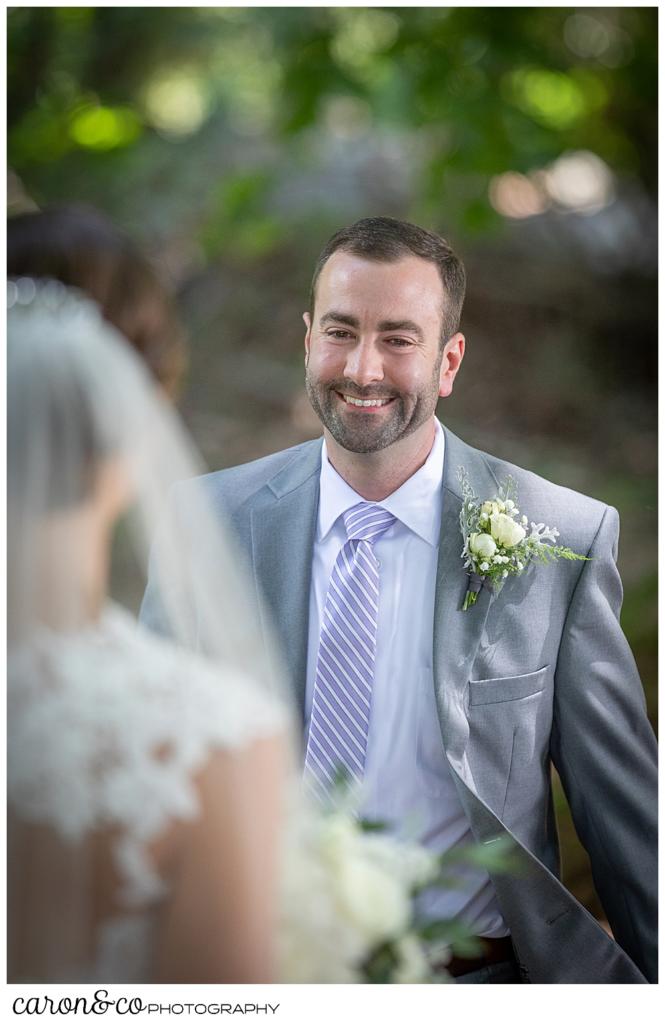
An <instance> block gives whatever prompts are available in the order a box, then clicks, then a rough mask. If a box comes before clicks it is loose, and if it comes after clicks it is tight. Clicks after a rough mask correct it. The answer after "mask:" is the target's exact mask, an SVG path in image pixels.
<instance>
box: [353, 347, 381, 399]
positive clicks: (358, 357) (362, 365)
mask: <svg viewBox="0 0 665 1024" xmlns="http://www.w3.org/2000/svg"><path fill="white" fill-rule="evenodd" d="M344 376H345V377H346V378H347V380H351V381H353V383H354V384H357V385H358V387H361V388H362V387H366V386H367V385H368V384H375V383H376V382H377V381H380V380H383V357H382V355H381V352H380V351H379V350H378V348H377V346H376V345H374V344H373V342H372V341H369V340H364V339H361V340H359V341H358V342H357V343H356V344H355V345H353V346H352V348H351V350H350V351H349V353H348V355H347V358H346V364H345V367H344Z"/></svg>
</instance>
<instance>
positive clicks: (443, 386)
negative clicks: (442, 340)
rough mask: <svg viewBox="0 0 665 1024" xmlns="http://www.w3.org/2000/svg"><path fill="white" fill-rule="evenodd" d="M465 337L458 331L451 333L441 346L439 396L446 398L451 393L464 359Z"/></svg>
mask: <svg viewBox="0 0 665 1024" xmlns="http://www.w3.org/2000/svg"><path fill="white" fill-rule="evenodd" d="M465 344H466V342H465V338H464V335H463V334H460V333H459V332H458V333H457V334H453V336H452V338H449V339H448V341H447V342H446V344H445V345H444V346H443V358H442V359H441V370H440V372H439V397H440V398H448V396H449V395H451V394H452V390H453V381H454V380H455V377H456V376H457V371H458V370H459V368H460V366H461V365H462V360H463V359H464V346H465Z"/></svg>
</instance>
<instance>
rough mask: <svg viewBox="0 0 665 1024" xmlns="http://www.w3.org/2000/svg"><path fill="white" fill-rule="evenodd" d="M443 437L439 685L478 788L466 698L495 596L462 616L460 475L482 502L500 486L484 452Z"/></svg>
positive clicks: (453, 758) (442, 705)
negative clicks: (471, 763)
mask: <svg viewBox="0 0 665 1024" xmlns="http://www.w3.org/2000/svg"><path fill="white" fill-rule="evenodd" d="M444 432H445V437H446V448H445V456H444V473H443V506H442V513H441V535H440V540H439V560H438V567H437V578H436V597H435V605H434V661H433V665H434V685H435V689H436V699H437V707H438V711H439V721H440V724H441V735H442V737H443V743H444V747H445V750H446V754H447V757H448V760H449V762H450V764H451V766H452V767H453V768H454V770H455V771H456V772H457V774H458V775H459V776H460V778H461V779H462V780H463V781H464V782H465V783H466V784H467V785H468V786H470V787H471V788H472V789H473V779H472V777H471V774H470V771H469V768H468V763H467V760H466V756H465V751H466V745H467V740H468V735H469V726H468V721H467V716H466V710H465V699H466V691H467V682H468V679H469V676H470V672H471V668H472V666H473V662H474V658H475V656H476V651H477V650H478V644H479V643H480V639H481V636H482V633H483V628H484V626H485V621H486V619H487V615H488V612H489V609H490V606H491V604H492V603H493V601H494V600H495V595H494V594H493V593H492V592H491V591H490V590H489V589H488V588H486V587H483V589H482V590H481V591H480V594H479V595H478V600H477V601H476V604H475V605H472V607H471V608H469V609H468V610H467V611H465V612H463V611H462V603H463V601H464V595H465V594H466V590H467V584H468V577H467V575H466V571H465V569H464V566H463V562H462V558H461V553H462V533H461V530H460V523H459V515H460V511H461V509H462V497H461V489H460V486H459V483H458V480H457V471H458V469H459V467H460V466H464V468H465V469H466V470H467V472H468V474H469V480H470V482H471V486H472V487H473V489H474V490H475V492H476V494H477V495H478V497H479V498H481V499H483V500H484V499H485V498H487V497H490V496H491V495H493V494H494V493H495V492H496V489H497V482H496V479H495V478H494V476H493V475H492V473H491V471H490V470H489V467H488V466H487V463H486V462H485V460H484V458H483V456H482V455H481V453H480V452H478V451H476V450H475V449H474V448H471V447H469V445H466V444H464V442H463V441H460V439H459V438H457V437H455V435H454V434H452V433H451V432H450V431H449V430H448V429H447V428H445V427H444Z"/></svg>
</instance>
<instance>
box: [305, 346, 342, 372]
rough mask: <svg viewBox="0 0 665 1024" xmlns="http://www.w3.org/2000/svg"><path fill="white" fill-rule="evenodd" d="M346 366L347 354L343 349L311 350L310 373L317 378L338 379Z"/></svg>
mask: <svg viewBox="0 0 665 1024" xmlns="http://www.w3.org/2000/svg"><path fill="white" fill-rule="evenodd" d="M345 365H346V354H345V352H344V351H343V349H334V348H326V349H320V348H319V349H311V350H310V353H309V371H310V373H313V374H314V375H315V376H317V377H336V376H339V374H340V372H341V371H342V370H343V369H344V366H345Z"/></svg>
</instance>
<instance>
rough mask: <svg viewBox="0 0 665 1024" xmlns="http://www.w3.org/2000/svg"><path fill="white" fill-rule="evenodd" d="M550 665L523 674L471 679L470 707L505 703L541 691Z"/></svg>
mask: <svg viewBox="0 0 665 1024" xmlns="http://www.w3.org/2000/svg"><path fill="white" fill-rule="evenodd" d="M549 669H550V666H549V665H544V666H543V667H542V668H539V669H538V670H537V671H536V672H527V673H526V674H525V675H521V676H499V677H496V678H493V679H470V680H469V707H476V706H478V705H480V704H503V703H504V701H511V700H522V699H523V698H524V697H531V696H532V694H534V693H540V692H541V691H542V690H543V689H544V687H545V681H546V679H547V673H548V672H549Z"/></svg>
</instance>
